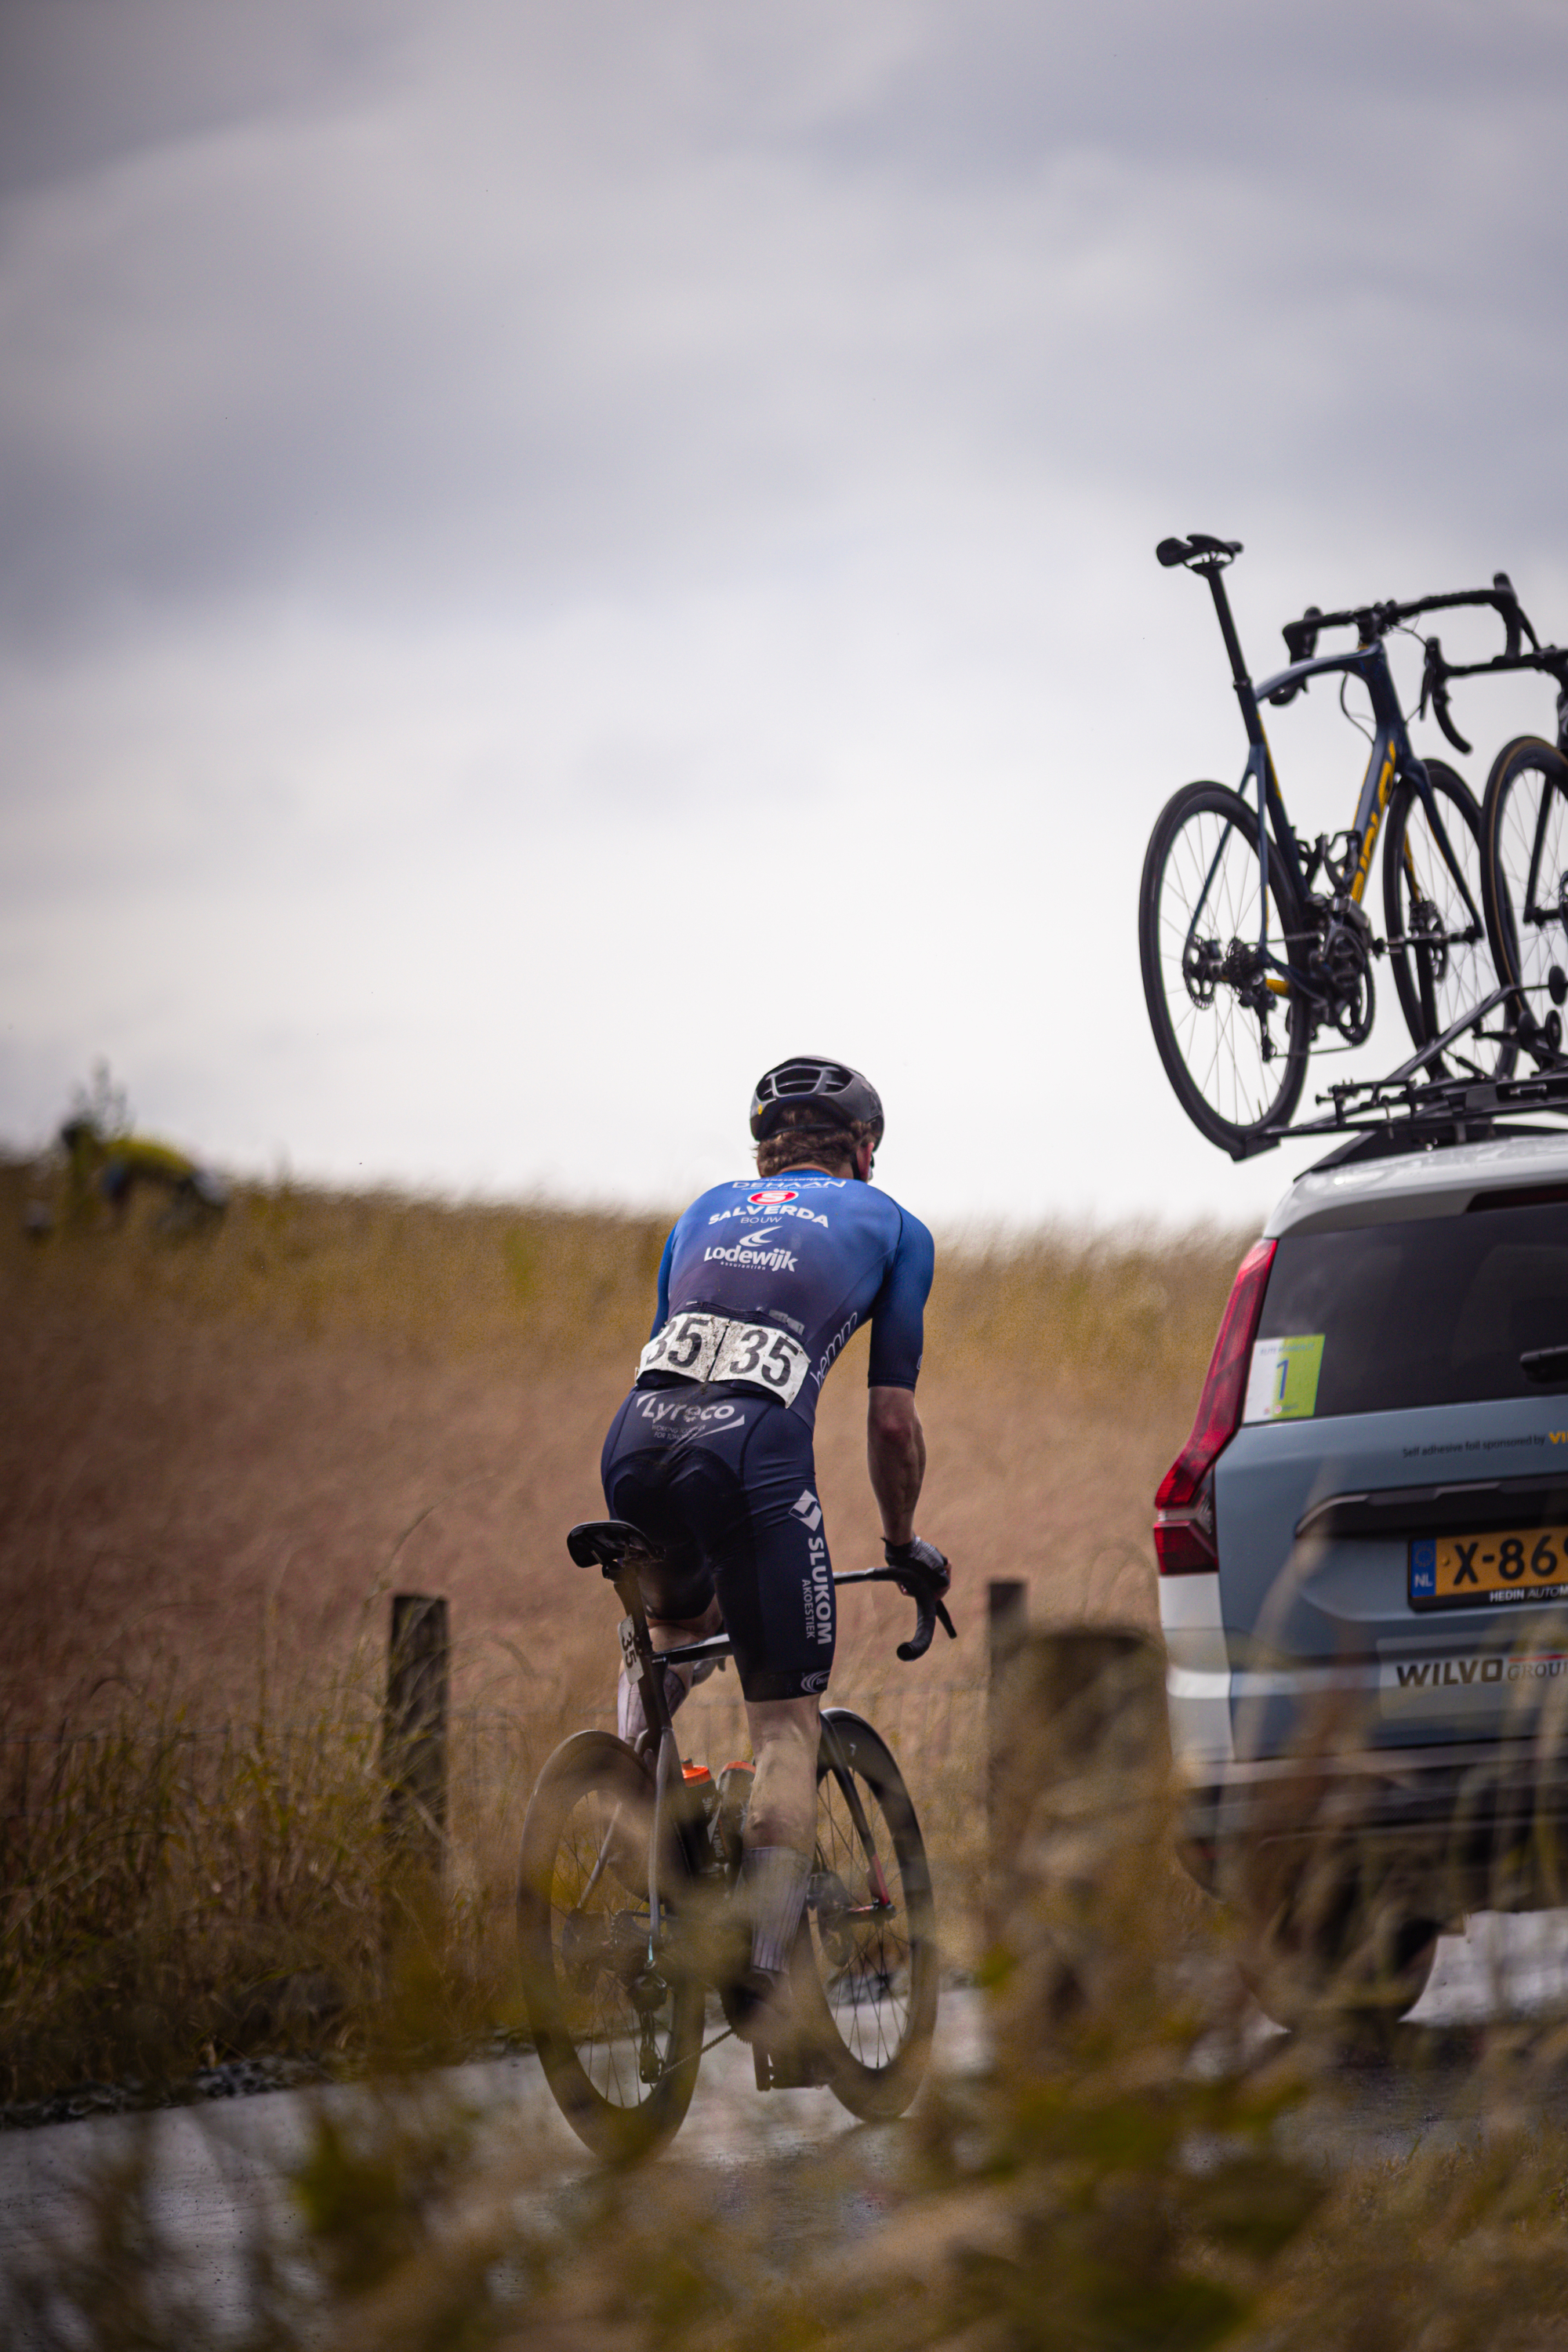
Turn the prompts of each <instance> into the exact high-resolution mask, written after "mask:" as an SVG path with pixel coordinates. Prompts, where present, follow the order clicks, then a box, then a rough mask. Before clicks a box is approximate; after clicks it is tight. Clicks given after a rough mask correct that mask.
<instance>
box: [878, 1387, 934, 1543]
mask: <svg viewBox="0 0 1568 2352" xmlns="http://www.w3.org/2000/svg"><path fill="white" fill-rule="evenodd" d="M868 1399H869V1402H868V1407H867V1412H866V1464H867V1467H868V1470H869V1471H870V1474H871V1492H872V1493H873V1494H874V1495H875V1496H876V1497H877V1507H878V1509H879V1511H880V1512H881V1514H882V1533H883V1535H884V1536H885V1537H886V1538H887V1539H888V1541H889V1543H892V1544H905V1543H908V1542H909V1540H910V1537H911V1536H912V1535H913V1534H914V1531H915V1505H916V1504H917V1503H918V1502H919V1501H920V1498H921V1486H922V1485H923V1483H924V1480H925V1475H926V1440H925V1432H924V1430H923V1429H922V1428H921V1417H920V1414H919V1412H917V1411H916V1409H915V1392H914V1391H913V1389H875V1388H874V1389H872V1390H870V1391H868Z"/></svg>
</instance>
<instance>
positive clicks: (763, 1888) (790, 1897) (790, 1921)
mask: <svg viewBox="0 0 1568 2352" xmlns="http://www.w3.org/2000/svg"><path fill="white" fill-rule="evenodd" d="M810 1874H811V1856H810V1855H809V1854H806V1853H797V1852H796V1851H795V1847H794V1846H793V1845H749V1846H748V1847H747V1848H746V1850H745V1852H744V1853H743V1854H742V1857H741V1885H742V1887H743V1888H744V1889H745V1896H746V1906H747V1908H748V1910H749V1911H750V1912H751V1915H752V1967H753V1968H754V1969H768V1970H770V1971H771V1973H772V1974H773V1975H774V1976H778V1975H781V1974H782V1973H783V1971H784V1969H787V1968H788V1966H789V1956H790V1954H791V1952H792V1951H793V1950H794V1949H795V1935H796V1933H797V1931H798V1929H799V1927H800V1915H801V1913H802V1912H803V1911H804V1910H805V1885H806V1880H807V1879H808V1877H809V1876H810Z"/></svg>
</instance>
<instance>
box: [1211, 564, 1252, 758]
mask: <svg viewBox="0 0 1568 2352" xmlns="http://www.w3.org/2000/svg"><path fill="white" fill-rule="evenodd" d="M1198 569H1199V570H1200V571H1201V572H1203V575H1204V578H1205V580H1206V581H1207V582H1208V584H1209V594H1210V595H1211V596H1212V597H1213V598H1214V609H1215V617H1216V619H1217V620H1218V622H1219V633H1220V635H1221V636H1222V637H1223V638H1224V639H1225V649H1226V653H1227V654H1228V655H1229V656H1230V674H1231V677H1232V678H1233V680H1234V681H1235V685H1236V692H1237V700H1238V701H1239V703H1240V704H1241V716H1242V719H1243V720H1244V721H1245V722H1246V727H1247V740H1248V741H1249V742H1251V743H1261V742H1262V740H1263V730H1262V728H1261V726H1260V725H1259V723H1258V699H1257V697H1256V696H1255V695H1254V693H1253V691H1252V680H1251V678H1250V677H1248V676H1247V664H1246V662H1245V661H1244V660H1243V659H1242V656H1241V639H1240V638H1239V637H1238V636H1237V634H1236V623H1235V621H1234V620H1233V619H1232V617H1231V610H1230V598H1229V597H1228V596H1227V595H1226V593H1225V568H1224V566H1223V565H1222V564H1218V563H1205V564H1201V565H1199V566H1198Z"/></svg>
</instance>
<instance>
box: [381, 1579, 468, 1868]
mask: <svg viewBox="0 0 1568 2352" xmlns="http://www.w3.org/2000/svg"><path fill="white" fill-rule="evenodd" d="M450 1668H451V1648H450V1643H449V1639H448V1634H447V1602H446V1598H445V1596H444V1595H442V1594H435V1593H428V1592H395V1593H394V1594H393V1596H392V1630H391V1637H390V1640H389V1642H388V1644H387V1656H386V1712H385V1714H384V1717H383V1718H382V1748H381V1753H382V1769H383V1771H384V1775H385V1778H386V1820H387V1826H388V1828H389V1829H390V1830H391V1832H392V1833H393V1836H394V1837H395V1839H396V1841H397V1843H399V1845H400V1846H401V1847H402V1848H403V1851H404V1853H405V1854H406V1855H407V1856H408V1858H409V1860H411V1861H418V1862H420V1863H423V1864H426V1865H429V1866H438V1865H439V1863H440V1859H441V1849H442V1846H443V1844H444V1843H445V1842H446V1834H447V1685H448V1681H449V1678H450Z"/></svg>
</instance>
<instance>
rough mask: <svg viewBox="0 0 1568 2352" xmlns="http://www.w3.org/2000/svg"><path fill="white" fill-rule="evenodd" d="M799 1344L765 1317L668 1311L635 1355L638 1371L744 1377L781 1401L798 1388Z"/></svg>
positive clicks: (802, 1365)
mask: <svg viewBox="0 0 1568 2352" xmlns="http://www.w3.org/2000/svg"><path fill="white" fill-rule="evenodd" d="M807 1369H808V1366H807V1359H806V1353H805V1349H804V1348H803V1347H802V1346H801V1345H800V1343H799V1342H798V1340H795V1339H791V1338H790V1337H789V1334H788V1333H787V1332H785V1331H774V1330H773V1329H772V1328H770V1326H769V1325H767V1324H766V1323H733V1322H731V1320H730V1319H729V1318H728V1317H727V1316H723V1315H672V1316H671V1317H670V1318H669V1321H668V1323H667V1324H666V1325H665V1327H664V1328H663V1330H662V1331H660V1332H659V1333H658V1335H657V1337H656V1338H654V1339H650V1340H649V1341H648V1343H647V1347H646V1348H645V1349H643V1351H642V1354H641V1355H640V1356H639V1357H638V1359H637V1370H638V1371H639V1372H654V1371H658V1372H679V1373H680V1374H681V1375H682V1377H683V1378H684V1379H686V1380H689V1381H748V1382H749V1383H750V1384H751V1386H752V1387H753V1388H759V1389H763V1390H765V1391H766V1392H767V1394H768V1395H769V1396H776V1397H777V1398H778V1399H779V1400H780V1402H782V1403H784V1404H793V1403H794V1402H795V1398H796V1397H797V1396H798V1395H799V1394H800V1389H801V1383H802V1382H803V1381H804V1380H805V1375H806V1371H807Z"/></svg>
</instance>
